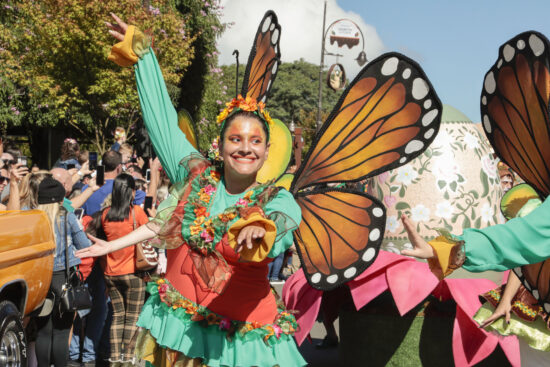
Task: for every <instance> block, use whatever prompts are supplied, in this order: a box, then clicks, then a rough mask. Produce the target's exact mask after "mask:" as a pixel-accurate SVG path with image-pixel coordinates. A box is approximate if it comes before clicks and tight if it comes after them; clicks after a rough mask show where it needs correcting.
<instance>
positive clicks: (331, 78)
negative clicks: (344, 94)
mask: <svg viewBox="0 0 550 367" xmlns="http://www.w3.org/2000/svg"><path fill="white" fill-rule="evenodd" d="M327 84H328V86H329V88H331V89H333V90H335V91H338V90H342V89H344V87H345V86H346V72H345V70H344V67H343V66H342V64H333V65H332V66H331V67H330V69H328V75H327Z"/></svg>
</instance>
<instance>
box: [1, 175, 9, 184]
mask: <svg viewBox="0 0 550 367" xmlns="http://www.w3.org/2000/svg"><path fill="white" fill-rule="evenodd" d="M4 183H6V184H9V183H10V178H9V177H4V176H0V185H3V184H4Z"/></svg>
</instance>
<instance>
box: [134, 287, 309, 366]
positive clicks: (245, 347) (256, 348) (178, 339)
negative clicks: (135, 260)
mask: <svg viewBox="0 0 550 367" xmlns="http://www.w3.org/2000/svg"><path fill="white" fill-rule="evenodd" d="M137 325H138V326H139V327H142V328H144V329H147V330H149V332H150V333H151V335H152V336H153V337H154V338H155V339H156V342H157V344H158V345H160V346H161V347H163V348H169V349H173V350H177V351H180V352H182V353H183V354H184V355H185V356H187V357H190V358H202V360H203V363H204V364H206V365H208V366H211V367H218V366H219V367H222V366H228V367H229V366H242V367H245V366H258V367H272V366H277V365H278V366H281V367H286V366H289V367H294V366H296V367H298V366H305V365H306V362H305V360H304V359H303V358H302V356H301V355H300V352H299V351H298V348H297V347H296V343H295V341H294V339H293V338H292V337H291V336H289V335H286V334H282V335H281V336H280V338H279V339H276V338H269V341H268V343H269V345H268V344H266V343H265V342H264V341H263V337H262V336H261V335H259V334H258V333H254V330H251V331H249V332H248V333H246V334H244V335H240V334H235V335H234V336H233V338H232V340H228V338H227V337H226V335H227V333H226V332H225V331H223V330H220V329H219V327H218V326H217V325H210V326H201V325H200V324H199V323H198V322H195V321H191V320H190V318H189V315H187V314H186V313H185V311H184V310H183V309H181V308H178V309H176V310H174V309H172V308H171V307H169V306H168V305H166V304H165V303H164V302H162V301H161V300H160V297H159V295H158V293H157V294H153V295H151V296H150V297H149V299H148V300H147V302H146V303H145V305H144V306H143V309H142V311H141V314H140V317H139V320H138V322H137Z"/></svg>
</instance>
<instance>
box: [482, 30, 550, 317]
mask: <svg viewBox="0 0 550 367" xmlns="http://www.w3.org/2000/svg"><path fill="white" fill-rule="evenodd" d="M549 101H550V42H549V41H548V39H547V38H546V37H545V36H544V35H542V34H540V33H537V32H533V31H530V32H524V33H521V34H519V35H517V36H516V37H514V38H512V39H511V40H509V41H508V42H506V43H505V44H504V45H502V46H501V47H500V50H499V56H498V60H497V62H496V63H495V64H494V65H493V67H491V69H490V70H489V71H488V72H487V74H486V75H485V79H484V83H483V90H482V93H481V116H482V123H483V128H484V129H485V133H486V134H487V137H488V139H489V141H490V142H491V145H492V146H493V149H494V150H495V152H496V154H497V155H498V156H499V157H500V159H502V160H503V161H504V162H505V163H506V164H507V165H508V166H510V167H511V168H512V169H513V170H514V171H515V172H516V173H517V174H518V175H519V176H520V177H521V178H522V179H524V180H525V181H526V182H527V183H528V184H529V185H531V186H532V187H533V188H534V189H535V190H536V191H537V193H538V194H539V195H541V197H542V198H545V197H547V196H548V194H549V193H550V123H549V107H548V103H549ZM514 271H515V273H516V274H517V275H518V276H519V278H520V279H521V281H522V284H523V285H524V286H525V287H526V288H527V290H529V291H530V292H531V294H532V295H533V296H534V297H535V298H536V299H537V300H538V302H539V304H540V305H541V306H542V307H543V308H544V309H545V311H546V312H550V291H549V286H550V259H549V260H546V261H543V262H540V263H538V264H531V265H526V266H522V267H521V268H517V269H514Z"/></svg>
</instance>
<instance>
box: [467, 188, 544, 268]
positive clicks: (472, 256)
mask: <svg viewBox="0 0 550 367" xmlns="http://www.w3.org/2000/svg"><path fill="white" fill-rule="evenodd" d="M459 239H462V240H464V244H465V252H466V261H465V262H464V265H463V267H464V269H466V270H468V271H470V272H481V271H486V270H496V271H504V270H507V269H512V268H515V267H518V266H521V265H527V264H536V263H538V262H541V261H544V260H546V259H548V258H549V257H550V199H546V200H545V201H544V203H542V205H540V206H539V207H538V208H536V209H534V210H533V211H532V212H531V213H530V214H528V215H527V216H525V217H523V218H514V219H511V220H510V221H508V222H507V223H505V224H498V225H495V226H491V227H487V228H484V229H467V230H465V231H464V233H463V235H462V236H459Z"/></svg>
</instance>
